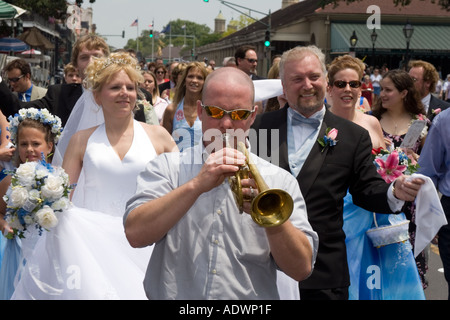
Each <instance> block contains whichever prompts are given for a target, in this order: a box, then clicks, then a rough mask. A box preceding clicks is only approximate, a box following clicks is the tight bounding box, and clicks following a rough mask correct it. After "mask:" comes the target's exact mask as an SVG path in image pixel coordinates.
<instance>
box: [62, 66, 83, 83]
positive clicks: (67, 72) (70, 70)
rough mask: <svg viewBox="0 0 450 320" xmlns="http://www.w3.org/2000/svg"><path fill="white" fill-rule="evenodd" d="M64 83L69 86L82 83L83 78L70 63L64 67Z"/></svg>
mask: <svg viewBox="0 0 450 320" xmlns="http://www.w3.org/2000/svg"><path fill="white" fill-rule="evenodd" d="M64 81H65V83H68V84H70V83H81V77H80V74H79V73H78V70H77V68H75V67H74V65H73V64H72V63H70V62H69V63H68V64H66V65H65V66H64Z"/></svg>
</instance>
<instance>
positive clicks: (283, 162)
mask: <svg viewBox="0 0 450 320" xmlns="http://www.w3.org/2000/svg"><path fill="white" fill-rule="evenodd" d="M282 111H283V112H281V121H280V122H279V123H280V126H279V135H280V137H279V138H280V150H279V153H278V154H279V156H280V159H279V161H280V167H281V168H283V169H285V170H287V171H290V168H289V156H288V146H287V119H288V118H287V107H285V108H283V110H282ZM283 119H284V120H283ZM272 148H273V147H272Z"/></svg>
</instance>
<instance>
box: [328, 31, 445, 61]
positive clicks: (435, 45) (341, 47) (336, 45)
mask: <svg viewBox="0 0 450 320" xmlns="http://www.w3.org/2000/svg"><path fill="white" fill-rule="evenodd" d="M403 27H404V24H384V23H381V29H375V31H376V33H377V35H378V37H377V41H376V42H375V50H377V51H378V52H379V51H389V52H405V51H406V39H405V36H404V35H403ZM413 27H414V33H413V35H412V37H411V41H410V44H409V49H410V50H411V51H414V52H426V53H437V54H442V53H443V52H447V53H448V52H450V26H430V25H413ZM353 31H355V33H356V36H357V37H358V42H357V44H356V47H355V49H356V51H358V49H368V50H372V39H371V37H370V35H371V34H372V31H373V30H372V29H369V28H368V27H367V25H366V24H357V23H332V24H331V53H344V52H348V51H349V49H350V37H351V36H352V34H353Z"/></svg>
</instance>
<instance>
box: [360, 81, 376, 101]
mask: <svg viewBox="0 0 450 320" xmlns="http://www.w3.org/2000/svg"><path fill="white" fill-rule="evenodd" d="M373 92H374V90H373V86H372V82H371V81H370V76H369V75H367V74H366V75H365V76H364V77H363V82H362V84H361V95H362V96H363V97H364V98H366V99H367V102H368V103H369V106H371V107H372V102H373V96H374V93H373Z"/></svg>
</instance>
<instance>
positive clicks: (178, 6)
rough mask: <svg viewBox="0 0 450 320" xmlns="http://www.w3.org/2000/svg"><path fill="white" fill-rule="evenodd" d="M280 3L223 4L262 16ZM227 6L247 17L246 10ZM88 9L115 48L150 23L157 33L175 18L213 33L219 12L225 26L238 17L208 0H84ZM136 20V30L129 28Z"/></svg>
mask: <svg viewBox="0 0 450 320" xmlns="http://www.w3.org/2000/svg"><path fill="white" fill-rule="evenodd" d="M281 2H282V0H245V1H244V0H230V1H225V3H232V4H237V5H240V6H242V7H245V8H249V9H252V10H256V11H259V12H263V13H266V14H268V13H269V11H270V12H275V11H277V10H279V9H280V8H281ZM231 6H232V7H234V8H236V9H237V10H239V11H242V12H245V13H247V14H248V9H244V8H239V7H236V6H233V5H231ZM88 7H91V8H92V9H93V23H95V24H96V26H97V33H98V34H100V35H105V36H106V35H113V36H107V38H108V44H109V45H110V46H114V47H116V48H122V47H124V46H125V45H126V43H127V41H128V39H130V38H132V39H135V38H136V36H137V35H138V32H139V34H140V33H141V31H142V30H149V29H150V27H149V25H150V24H152V22H154V30H155V31H161V30H162V29H163V28H164V26H166V25H167V24H168V23H169V21H172V20H177V19H181V20H188V21H193V22H196V23H198V24H205V25H207V26H208V27H209V28H211V30H213V31H214V19H215V18H216V17H217V16H218V14H219V12H220V11H222V14H223V16H224V17H225V19H226V23H227V24H228V22H229V21H230V20H231V19H238V17H239V16H240V15H241V13H239V12H238V11H236V10H234V9H232V8H230V7H228V6H226V5H224V4H222V3H221V2H220V0H209V2H208V3H206V2H204V0H96V1H95V3H93V4H90V3H89V1H88V0H85V1H84V3H83V8H88ZM251 16H252V17H254V18H257V19H259V18H262V17H264V15H262V14H259V13H258V12H253V11H252V12H251ZM136 19H138V27H131V24H132V23H133V22H134V20H136ZM122 30H125V38H122ZM114 35H117V36H114Z"/></svg>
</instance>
